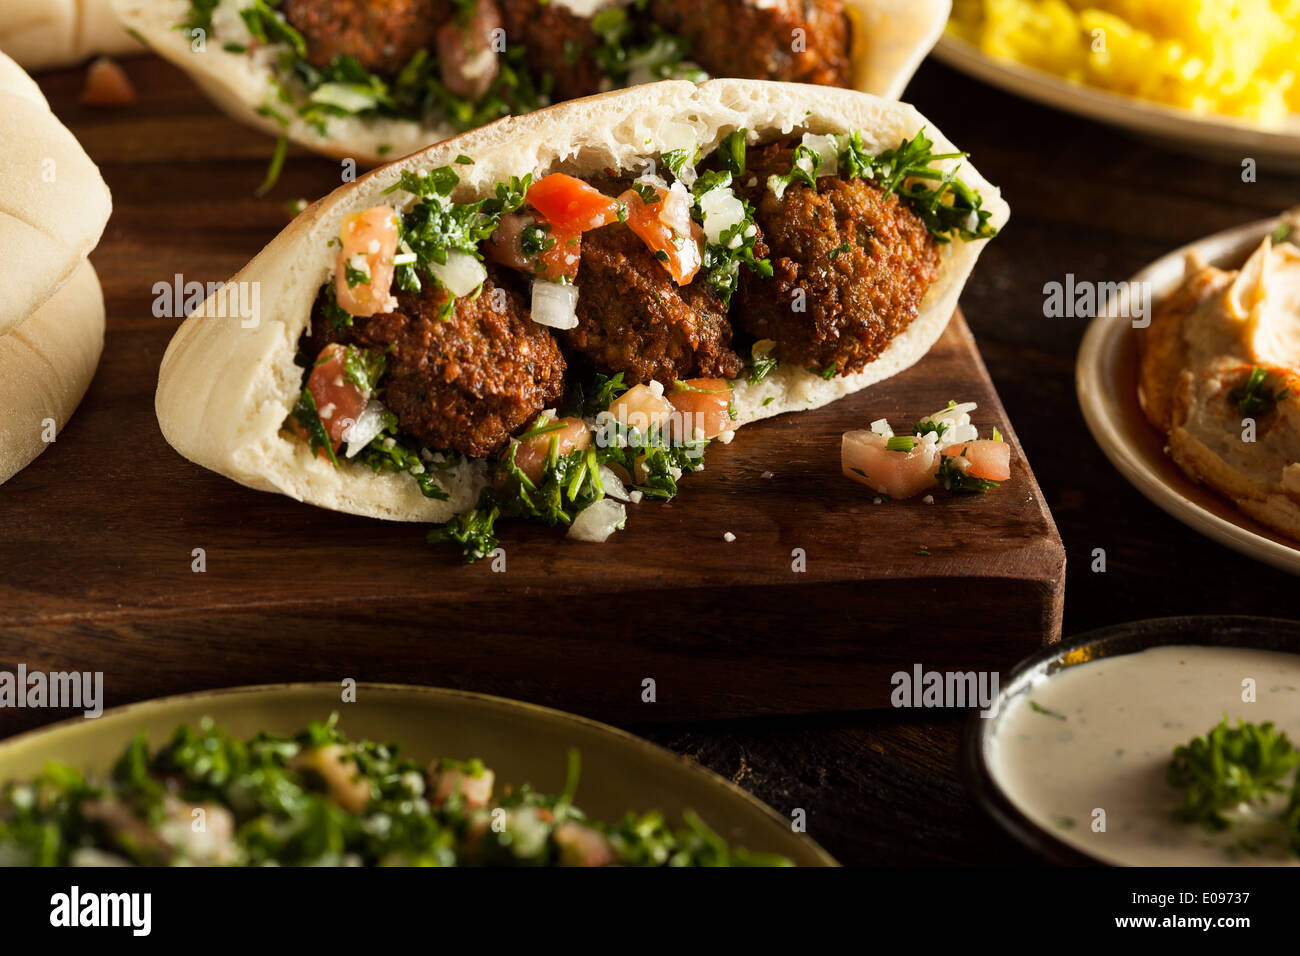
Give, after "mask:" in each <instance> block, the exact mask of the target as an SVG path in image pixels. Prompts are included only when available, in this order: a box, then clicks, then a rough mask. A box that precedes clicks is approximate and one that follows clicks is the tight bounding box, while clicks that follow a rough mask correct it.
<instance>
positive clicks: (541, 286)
mask: <svg viewBox="0 0 1300 956" xmlns="http://www.w3.org/2000/svg"><path fill="white" fill-rule="evenodd" d="M532 315H533V321H534V322H536V323H537V324H538V325H545V326H548V327H549V328H552V329H576V328H577V327H578V287H577V286H576V285H573V284H572V283H567V284H566V283H561V282H546V281H544V280H542V279H537V280H535V281H534V282H533V309H532Z"/></svg>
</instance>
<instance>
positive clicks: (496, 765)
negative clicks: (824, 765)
mask: <svg viewBox="0 0 1300 956" xmlns="http://www.w3.org/2000/svg"><path fill="white" fill-rule="evenodd" d="M334 711H338V713H339V727H340V729H342V730H343V732H344V733H346V734H347V735H348V736H350V737H352V738H353V739H357V738H361V737H368V738H371V739H374V740H381V741H391V742H394V743H398V744H401V746H402V750H403V752H404V753H406V754H407V755H409V756H411V757H413V758H414V759H416V760H419V761H421V762H425V761H428V760H432V759H433V758H434V757H452V758H456V759H467V758H470V757H481V758H482V759H483V761H484V763H486V764H487V766H489V767H491V768H492V769H493V770H494V771H495V772H496V779H497V785H498V788H500V787H501V786H502V785H505V784H513V785H518V784H521V783H524V782H525V781H527V782H531V783H532V784H533V785H534V786H535V787H537V788H538V789H539V790H541V791H543V792H546V793H559V792H561V791H562V790H563V789H564V777H565V769H566V767H567V760H568V751H569V748H571V747H576V748H578V750H579V751H581V754H582V779H581V783H580V784H579V787H578V796H577V801H576V802H577V804H578V806H580V807H582V809H583V810H585V811H586V812H587V814H588V815H589V816H592V817H594V818H597V819H602V820H609V821H614V820H617V819H619V818H621V817H622V816H623V814H624V813H626V812H627V811H629V810H636V811H645V810H661V811H663V813H664V814H665V816H666V817H667V818H668V820H669V821H670V822H672V823H673V824H674V825H677V824H680V823H681V819H682V813H683V811H685V810H694V811H695V812H696V813H698V814H699V815H700V816H701V817H702V818H703V819H704V820H705V822H706V823H708V824H709V826H711V827H712V828H713V829H714V830H716V831H717V832H718V833H719V834H720V835H721V836H722V837H723V838H724V839H726V840H727V841H728V842H729V843H730V844H731V845H733V846H743V847H745V848H746V849H749V850H753V851H755V852H764V853H779V854H781V855H782V856H786V857H788V858H790V859H791V860H793V861H794V862H795V863H796V864H798V865H800V866H835V865H836V863H835V861H834V860H833V859H832V858H831V857H830V855H829V854H827V853H826V851H825V850H823V849H822V848H821V847H819V846H818V845H817V844H816V843H815V842H813V840H812V839H810V838H809V837H808V836H806V835H805V834H801V833H795V832H793V831H792V830H791V828H790V822H789V820H788V819H786V818H785V817H782V816H780V815H779V814H778V813H776V811H774V810H772V809H771V808H770V807H768V806H766V805H764V804H763V803H761V802H760V801H758V800H756V799H755V798H754V797H752V796H750V795H749V794H748V793H746V792H745V791H744V790H742V789H740V788H739V787H737V786H735V785H734V784H732V783H730V782H728V781H727V780H724V779H723V778H722V777H719V776H718V775H717V774H715V773H712V772H711V771H708V770H705V769H704V768H703V767H700V766H698V765H696V764H693V763H691V762H689V761H687V760H684V759H683V758H681V757H678V756H677V755H675V754H673V753H670V752H669V751H667V750H664V749H663V748H662V747H658V746H656V745H654V744H652V743H650V742H649V741H646V740H642V739H641V738H639V737H634V736H633V735H631V734H628V733H624V732H623V731H621V730H617V729H615V728H613V727H610V726H607V725H605V724H601V723H597V722H596V721H594V720H587V719H586V718H583V717H577V716H574V715H572V714H566V713H562V712H561V711H558V710H551V709H549V708H547V707H538V706H536V705H534V704H526V703H523V702H520V701H514V700H506V699H505V698H501V697H490V696H487V695H485V694H473V693H468V692H466V691H458V690H447V689H443V688H435V687H410V686H403V685H399V684H358V685H356V702H355V703H344V702H343V701H342V690H341V688H340V686H339V685H338V684H267V685H261V686H255V687H234V688H230V689H227V690H217V691H206V692H203V693H198V694H182V695H179V696H176V697H164V698H161V699H159V700H151V701H145V702H143V703H139V704H128V705H127V706H125V707H116V708H113V709H112V710H108V711H105V712H104V714H103V716H101V717H99V718H96V719H93V720H91V719H86V718H73V719H72V720H65V721H62V722H60V723H57V724H54V725H52V726H50V727H43V728H41V729H39V730H34V731H30V732H28V733H25V734H20V735H18V736H17V737H13V738H10V739H9V740H6V741H3V742H0V780H10V779H13V778H25V777H30V776H32V775H33V774H36V773H38V772H39V771H40V770H41V768H42V767H43V766H44V765H45V763H46V762H47V761H49V760H59V761H62V762H63V763H67V764H71V765H72V766H74V767H77V768H78V769H81V770H86V771H90V772H95V773H105V772H107V770H108V769H109V766H110V765H111V763H112V762H113V760H114V759H115V758H116V757H117V755H118V754H119V753H120V752H121V751H122V748H123V747H125V746H126V744H127V743H128V741H130V739H131V738H132V737H133V736H135V734H137V733H139V732H143V733H144V734H145V735H146V736H147V737H148V739H149V743H150V744H151V745H153V746H157V745H160V744H162V743H164V742H165V741H166V740H167V739H168V738H169V737H170V736H171V732H172V730H173V729H174V728H175V727H176V725H177V724H180V723H191V724H193V723H196V722H198V721H199V720H200V719H201V718H202V717H204V716H210V717H212V718H213V720H215V721H216V722H217V724H218V725H220V726H222V727H226V728H228V729H229V730H230V731H232V732H233V733H235V734H237V735H239V736H249V735H251V734H253V733H255V732H257V731H258V730H267V731H270V732H271V733H294V732H296V731H298V730H301V729H302V728H303V727H305V726H306V725H307V724H308V723H309V722H310V721H312V720H324V719H325V718H327V717H329V715H330V714H331V713H332V712H334Z"/></svg>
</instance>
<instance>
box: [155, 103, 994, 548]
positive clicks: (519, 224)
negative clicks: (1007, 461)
mask: <svg viewBox="0 0 1300 956" xmlns="http://www.w3.org/2000/svg"><path fill="white" fill-rule="evenodd" d="M1008 215H1009V209H1008V206H1007V204H1006V202H1004V201H1003V199H1002V197H1001V195H1000V194H999V192H998V189H997V188H996V187H995V186H993V185H991V184H990V183H989V182H987V181H986V180H985V179H984V178H983V177H982V176H980V174H979V173H978V172H977V171H976V170H975V168H974V167H972V166H971V165H970V164H969V163H968V162H967V161H966V160H965V157H964V154H962V153H960V152H958V151H957V150H956V148H955V147H953V145H952V144H951V143H949V142H948V140H947V139H945V138H944V137H943V135H942V134H941V133H940V132H939V131H938V130H937V129H935V128H934V127H932V126H931V125H929V124H928V123H927V122H926V120H925V118H924V117H923V116H921V115H920V114H919V113H918V112H917V111H916V110H915V109H913V108H912V107H910V106H907V105H905V104H901V103H897V102H892V101H887V100H883V99H878V98H876V97H873V96H869V95H866V94H862V93H856V92H852V91H849V90H838V89H829V88H820V87H813V86H808V85H794V84H781V83H768V82H763V81H753V80H712V81H709V82H706V83H703V84H700V85H696V84H693V83H688V82H678V81H666V82H662V83H657V84H653V85H647V86H642V87H638V88H635V89H629V90H623V91H616V92H611V93H608V94H604V95H602V96H598V97H592V98H589V99H585V100H577V101H573V102H569V103H564V104H560V105H558V106H555V107H551V108H549V109H546V110H541V111H538V112H536V113H532V114H530V115H528V116H523V117H514V118H507V119H503V120H500V121H499V122H496V123H494V124H492V125H490V126H487V127H484V128H482V129H479V130H476V131H474V132H471V133H467V134H464V135H462V136H458V137H456V138H454V139H451V140H447V141H446V142H443V143H440V144H438V145H436V146H432V147H430V148H428V149H426V150H424V151H423V152H420V153H417V154H415V155H412V156H409V157H407V158H405V159H403V160H401V161H399V162H396V163H393V164H391V165H388V166H385V167H382V168H380V169H378V170H375V171H374V172H372V173H370V174H368V175H366V176H363V177H362V178H360V179H358V180H357V181H356V182H354V183H351V184H348V185H345V186H343V187H341V188H340V189H337V190H335V191H334V192H333V193H331V194H330V195H329V196H326V197H325V198H324V199H322V200H320V201H319V202H317V203H315V204H314V205H312V206H311V207H309V208H308V209H307V210H306V211H305V212H303V213H302V214H301V215H300V216H299V217H298V218H297V219H296V220H295V221H294V222H293V223H292V224H291V225H289V226H288V227H287V228H286V229H285V230H284V232H282V233H281V234H280V235H279V236H278V237H277V238H276V239H274V240H273V241H272V242H271V243H270V245H268V246H267V247H266V248H265V249H264V250H263V251H262V252H261V253H260V254H259V255H258V256H257V257H256V258H255V259H254V260H253V261H252V262H251V263H249V264H248V266H246V267H245V268H244V269H243V270H241V271H240V272H239V273H238V274H237V275H236V276H235V277H234V279H233V280H232V283H231V284H230V285H228V286H226V287H224V288H223V289H221V290H219V291H218V292H217V293H216V294H214V295H213V296H212V297H211V298H209V299H208V301H207V302H205V303H204V304H203V306H202V307H200V308H199V309H198V310H196V311H195V312H194V313H193V314H192V315H190V317H189V318H188V319H186V321H185V323H184V324H183V325H182V326H181V328H180V329H179V331H178V332H177V333H176V336H175V338H173V340H172V342H171V344H170V346H169V347H168V349H167V353H166V356H165V357H164V359H163V363H162V370H161V374H160V378H159V383H158V393H157V402H156V407H157V414H158V420H159V423H160V425H161V426H162V431H163V434H164V435H165V436H166V438H167V440H168V441H169V442H170V443H171V444H172V445H173V446H174V447H175V448H176V449H177V450H178V451H179V452H180V453H181V454H183V455H184V456H186V457H187V458H189V459H191V460H192V461H194V462H197V463H198V464H201V465H203V466H204V467H206V468H210V469H212V470H214V471H217V472H219V473H221V474H223V475H226V476H228V477H230V478H233V479H234V480H236V481H239V482H241V483H243V484H245V485H248V486H249V487H252V488H258V489H262V490H266V491H278V492H280V493H282V494H286V495H289V496H290V497H293V498H297V499H298V500H300V501H305V502H309V503H311V504H315V505H319V506H321V507H325V508H333V509H336V510H339V511H346V512H350V513H353V514H359V515H368V516H371V517H376V518H388V519H394V520H400V521H430V522H439V523H445V527H444V528H443V529H442V530H441V531H440V532H439V534H440V535H441V536H443V537H449V538H452V539H454V540H455V541H456V542H457V543H459V544H460V545H462V546H463V547H464V548H465V550H466V553H467V555H468V556H469V557H471V558H472V557H475V556H480V555H482V554H485V553H488V552H490V551H491V550H492V548H493V547H495V541H494V539H493V537H492V535H493V528H494V525H495V522H496V521H497V519H498V518H500V517H502V516H507V517H513V516H518V517H531V518H535V519H538V520H541V521H544V522H547V523H549V524H552V525H561V526H565V527H567V528H568V529H569V531H568V533H569V534H570V535H571V536H573V537H577V538H581V539H587V540H601V539H603V538H604V537H605V536H608V534H609V533H610V532H611V531H612V530H613V529H614V528H616V527H619V526H621V524H622V522H623V520H624V518H625V517H626V512H627V505H628V504H630V503H635V502H643V501H645V500H646V499H660V500H663V499H667V498H671V497H672V496H673V495H674V494H676V491H677V483H678V482H679V481H680V480H681V479H682V477H683V476H684V475H686V474H687V473H689V472H690V471H692V470H695V469H697V468H698V467H701V466H702V462H703V456H704V454H705V450H706V448H707V446H708V444H709V443H710V442H711V441H722V442H727V441H730V440H732V438H733V437H736V436H737V435H738V434H739V433H740V432H741V430H742V429H743V428H744V427H745V426H747V425H749V424H751V423H753V422H756V421H759V420H761V419H764V418H767V417H770V416H773V415H779V414H783V413H786V412H793V411H799V410H803V409H811V408H817V407H819V406H822V405H825V404H827V403H828V402H832V401H834V400H836V399H838V398H840V397H842V396H844V395H848V394H851V393H853V392H856V391H858V390H860V389H862V388H865V387H867V386H868V385H870V384H872V383H873V382H878V381H880V380H882V379H885V378H888V377H890V376H892V375H895V374H897V373H898V372H900V371H902V370H903V369H905V368H907V367H908V366H910V365H912V364H913V363H914V362H916V361H917V360H918V359H919V358H921V357H922V356H923V355H924V354H925V353H926V351H927V350H928V349H929V348H930V346H931V345H932V344H933V343H934V342H935V340H936V339H938V338H939V336H940V334H941V333H942V332H943V330H944V328H945V326H946V325H947V323H948V319H949V317H950V316H951V315H952V313H953V310H954V308H955V306H956V303H957V297H958V295H959V294H960V292H961V289H962V286H963V284H964V283H965V281H966V277H967V276H968V275H969V274H970V271H971V269H972V268H973V267H974V265H975V260H976V258H977V257H978V255H979V253H980V251H981V249H982V248H983V246H984V244H985V243H986V242H987V241H988V239H989V238H990V237H992V236H993V235H995V234H996V232H997V230H998V229H999V228H1001V227H1002V225H1003V224H1004V223H1005V222H1006V221H1007V217H1008ZM254 292H256V293H257V294H253V293H254ZM250 303H255V304H256V306H257V307H256V308H250V307H249V304H250ZM740 440H743V438H741V439H740Z"/></svg>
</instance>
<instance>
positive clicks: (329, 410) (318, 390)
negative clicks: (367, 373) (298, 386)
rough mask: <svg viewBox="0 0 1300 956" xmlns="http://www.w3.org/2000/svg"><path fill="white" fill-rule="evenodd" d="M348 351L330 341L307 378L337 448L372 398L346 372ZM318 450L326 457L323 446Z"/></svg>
mask: <svg viewBox="0 0 1300 956" xmlns="http://www.w3.org/2000/svg"><path fill="white" fill-rule="evenodd" d="M346 355H347V349H346V348H345V347H344V346H342V345H339V344H338V343H337V342H331V343H330V344H329V345H327V346H325V348H323V349H321V353H320V355H319V356H318V357H317V359H316V364H315V365H314V366H313V367H312V370H311V375H310V376H308V378H307V388H308V390H309V391H310V392H311V397H312V399H313V400H314V401H315V402H316V414H317V415H319V416H320V420H321V424H322V425H324V426H325V433H326V434H327V435H329V437H330V441H331V442H332V443H333V445H334V450H335V451H338V450H339V446H340V445H342V444H343V433H344V432H346V431H347V430H348V429H349V428H351V427H352V424H353V423H354V422H355V421H356V420H357V419H358V418H360V417H361V413H362V412H363V411H365V408H366V403H367V402H368V401H370V396H369V395H366V394H365V393H364V392H362V391H361V389H359V388H358V387H357V386H356V385H355V384H353V383H352V382H350V381H348V377H347V375H346V374H344V367H343V359H344V357H345V356H346ZM317 454H319V455H321V456H322V457H324V456H325V451H324V449H320V450H319V451H318V452H317Z"/></svg>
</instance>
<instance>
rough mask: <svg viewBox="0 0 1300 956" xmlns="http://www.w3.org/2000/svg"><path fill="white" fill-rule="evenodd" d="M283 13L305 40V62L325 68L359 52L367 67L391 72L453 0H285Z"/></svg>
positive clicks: (427, 40) (426, 39)
mask: <svg viewBox="0 0 1300 956" xmlns="http://www.w3.org/2000/svg"><path fill="white" fill-rule="evenodd" d="M280 12H281V13H283V14H284V18H285V19H286V20H288V21H289V24H290V25H291V26H293V27H295V28H296V29H297V30H298V32H299V33H301V34H302V35H303V39H304V40H306V41H307V61H308V62H309V63H311V64H312V65H313V66H318V67H326V66H329V64H330V61H331V60H333V59H334V57H336V56H351V57H355V58H356V60H357V62H358V63H360V64H361V65H362V66H363V67H365V68H366V69H367V70H369V71H371V72H372V73H377V74H379V75H380V76H386V77H393V76H396V75H397V73H398V71H400V70H401V69H402V67H404V66H405V65H406V64H407V63H408V62H409V61H410V59H411V57H413V56H415V54H416V53H418V52H419V51H420V50H423V49H427V48H430V47H432V46H433V44H434V39H435V37H436V35H437V32H438V27H440V26H441V25H442V24H443V23H445V22H446V21H447V20H448V19H449V18H450V17H451V16H452V15H453V13H454V7H453V5H452V0H284V6H283V7H281V11H280Z"/></svg>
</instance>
